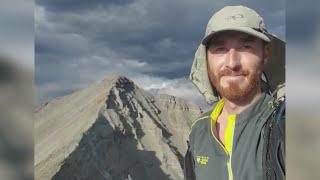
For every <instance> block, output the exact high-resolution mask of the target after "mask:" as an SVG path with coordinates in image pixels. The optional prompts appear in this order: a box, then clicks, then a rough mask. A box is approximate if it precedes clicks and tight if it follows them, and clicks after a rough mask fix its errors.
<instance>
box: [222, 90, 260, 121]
mask: <svg viewBox="0 0 320 180" xmlns="http://www.w3.org/2000/svg"><path fill="white" fill-rule="evenodd" d="M261 95H262V92H261V90H260V89H259V90H257V91H256V92H255V93H253V94H251V95H248V96H246V97H245V98H242V99H239V100H235V101H230V100H228V99H226V98H223V99H224V107H223V111H222V113H223V114H226V115H229V114H239V113H241V112H242V111H244V110H245V109H246V108H248V107H249V106H250V105H252V104H254V103H255V102H256V101H257V100H258V99H259V98H260V97H261Z"/></svg>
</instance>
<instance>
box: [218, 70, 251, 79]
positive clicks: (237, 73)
mask: <svg viewBox="0 0 320 180" xmlns="http://www.w3.org/2000/svg"><path fill="white" fill-rule="evenodd" d="M248 74H249V71H248V70H238V71H233V70H231V69H223V70H221V71H219V72H218V76H219V77H222V76H247V75H248Z"/></svg>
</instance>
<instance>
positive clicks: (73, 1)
mask: <svg viewBox="0 0 320 180" xmlns="http://www.w3.org/2000/svg"><path fill="white" fill-rule="evenodd" d="M132 2H134V1H133V0H108V1H101V0H90V1H81V0H37V1H36V3H37V4H38V5H41V6H43V7H46V9H47V10H49V11H53V12H56V13H58V12H59V13H61V12H62V13H63V12H78V13H81V12H83V11H89V10H92V9H93V10H94V9H97V8H101V9H106V8H109V7H113V6H117V5H124V4H129V3H132Z"/></svg>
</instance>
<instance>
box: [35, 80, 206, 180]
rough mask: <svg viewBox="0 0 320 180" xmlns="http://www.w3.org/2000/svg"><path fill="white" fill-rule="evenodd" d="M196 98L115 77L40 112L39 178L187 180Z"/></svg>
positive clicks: (37, 124)
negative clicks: (155, 90) (188, 145)
mask: <svg viewBox="0 0 320 180" xmlns="http://www.w3.org/2000/svg"><path fill="white" fill-rule="evenodd" d="M200 113H201V110H200V108H199V107H198V106H196V105H195V104H193V103H192V102H190V101H186V100H183V99H181V98H176V97H174V96H169V95H164V94H161V95H155V96H152V95H151V94H149V93H148V92H146V91H144V90H143V89H141V88H139V87H137V86H136V85H135V84H134V83H133V82H132V81H131V80H129V79H127V78H125V77H119V76H116V77H111V78H107V79H104V80H102V81H99V82H97V83H95V84H93V85H91V86H89V87H87V88H85V89H83V90H81V91H78V92H75V93H73V94H70V95H67V96H64V97H60V98H57V99H54V100H52V101H50V102H47V103H44V104H42V105H41V106H40V107H39V108H37V110H36V113H35V130H36V132H35V178H36V179H41V180H42V179H116V180H117V179H132V180H140V179H155V180H156V179H159V180H160V179H161V180H165V179H183V171H182V168H183V156H184V153H185V151H186V140H187V137H188V135H189V129H190V125H191V121H192V120H194V119H195V118H197V116H199V115H200Z"/></svg>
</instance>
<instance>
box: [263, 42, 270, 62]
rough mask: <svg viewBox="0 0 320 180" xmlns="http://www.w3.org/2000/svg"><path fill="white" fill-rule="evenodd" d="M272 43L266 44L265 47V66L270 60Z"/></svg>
mask: <svg viewBox="0 0 320 180" xmlns="http://www.w3.org/2000/svg"><path fill="white" fill-rule="evenodd" d="M269 52H270V43H266V44H265V45H264V47H263V64H264V65H266V64H267V63H268V60H269Z"/></svg>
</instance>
